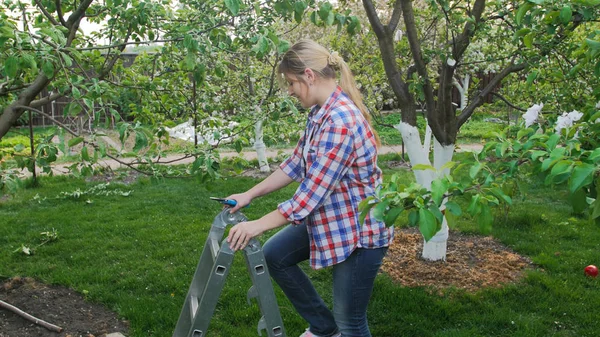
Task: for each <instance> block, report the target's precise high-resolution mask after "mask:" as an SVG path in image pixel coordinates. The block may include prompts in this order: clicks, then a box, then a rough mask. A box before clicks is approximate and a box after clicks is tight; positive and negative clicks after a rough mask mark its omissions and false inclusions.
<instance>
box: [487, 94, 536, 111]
mask: <svg viewBox="0 0 600 337" xmlns="http://www.w3.org/2000/svg"><path fill="white" fill-rule="evenodd" d="M492 95H494V96H496V97H498V98H500V99H501V100H503V101H504V103H506V104H507V105H508V106H509V107H511V108H513V109H516V110H519V111H527V109H523V108H519V107H518V106H516V105H514V104H512V103H511V102H509V101H508V100H507V99H506V98H504V96H502V95H500V94H499V93H497V92H492Z"/></svg>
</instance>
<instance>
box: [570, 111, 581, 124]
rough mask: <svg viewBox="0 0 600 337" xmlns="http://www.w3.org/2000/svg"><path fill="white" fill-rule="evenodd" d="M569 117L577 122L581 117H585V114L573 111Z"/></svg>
mask: <svg viewBox="0 0 600 337" xmlns="http://www.w3.org/2000/svg"><path fill="white" fill-rule="evenodd" d="M568 116H569V118H571V120H572V121H573V122H577V121H578V120H580V119H581V117H583V112H579V111H577V110H573V111H571V112H569V114H568Z"/></svg>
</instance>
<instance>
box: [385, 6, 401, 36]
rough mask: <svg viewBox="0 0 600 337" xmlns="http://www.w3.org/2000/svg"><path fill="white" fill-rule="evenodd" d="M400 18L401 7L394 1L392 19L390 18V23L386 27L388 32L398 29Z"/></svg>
mask: <svg viewBox="0 0 600 337" xmlns="http://www.w3.org/2000/svg"><path fill="white" fill-rule="evenodd" d="M401 17H402V6H401V3H400V0H396V3H394V11H393V12H392V17H391V18H390V22H389V23H388V25H387V28H388V29H389V30H390V32H394V31H396V28H397V27H398V23H399V22H400V18H401Z"/></svg>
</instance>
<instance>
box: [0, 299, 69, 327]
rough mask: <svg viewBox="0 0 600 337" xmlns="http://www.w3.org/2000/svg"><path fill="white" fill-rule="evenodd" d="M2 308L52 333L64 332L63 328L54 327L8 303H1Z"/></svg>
mask: <svg viewBox="0 0 600 337" xmlns="http://www.w3.org/2000/svg"><path fill="white" fill-rule="evenodd" d="M0 308H4V309H6V310H8V311H12V312H14V313H15V314H17V315H19V316H21V317H23V318H25V319H26V320H28V321H31V322H33V323H35V324H37V325H40V326H43V327H44V328H46V329H48V330H50V331H55V332H62V331H63V328H61V327H59V326H57V325H54V324H50V323H48V322H46V321H44V320H41V319H39V318H37V317H35V316H32V315H30V314H28V313H26V312H25V311H23V310H21V309H19V308H17V307H15V306H13V305H10V304H8V303H6V302H4V301H0Z"/></svg>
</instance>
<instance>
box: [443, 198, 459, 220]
mask: <svg viewBox="0 0 600 337" xmlns="http://www.w3.org/2000/svg"><path fill="white" fill-rule="evenodd" d="M445 206H446V210H447V211H448V212H450V213H452V214H454V215H458V216H460V215H462V209H461V208H460V206H459V205H458V204H457V203H455V202H453V201H448V202H446V204H445ZM448 212H446V215H447V214H448Z"/></svg>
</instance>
